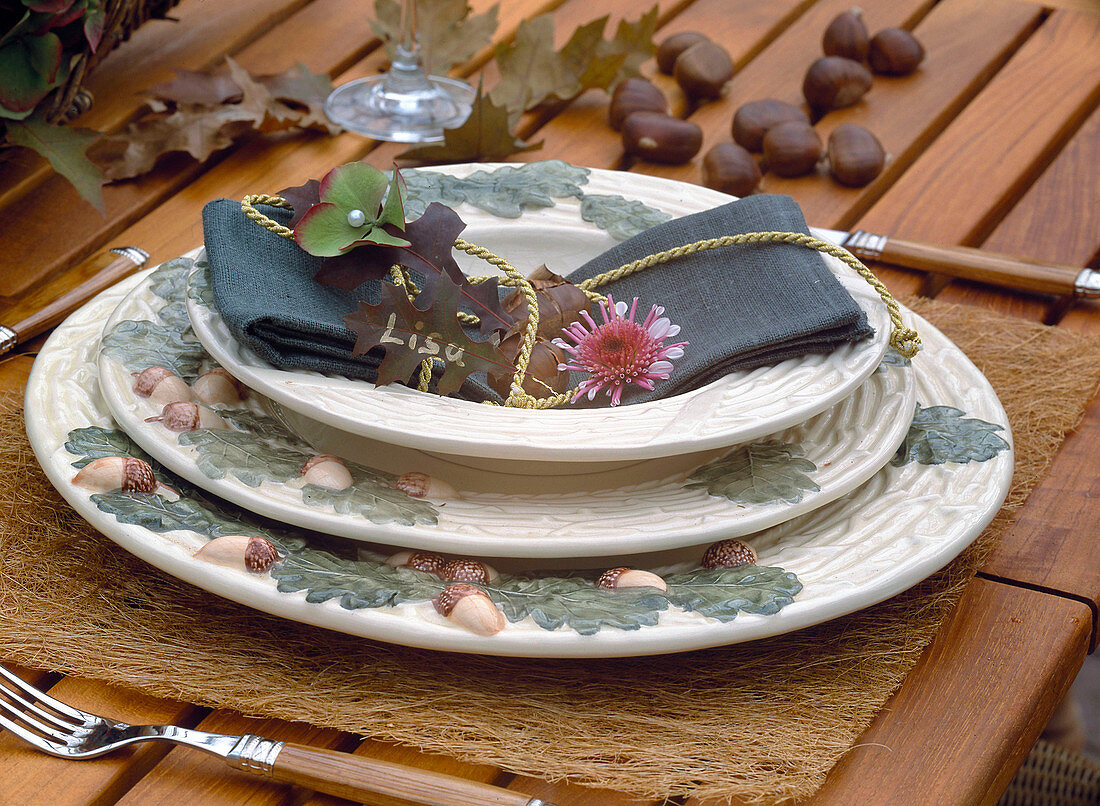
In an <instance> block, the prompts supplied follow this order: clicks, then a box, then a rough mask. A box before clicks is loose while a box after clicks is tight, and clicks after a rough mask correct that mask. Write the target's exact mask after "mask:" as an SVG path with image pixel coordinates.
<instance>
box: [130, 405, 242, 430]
mask: <svg viewBox="0 0 1100 806" xmlns="http://www.w3.org/2000/svg"><path fill="white" fill-rule="evenodd" d="M145 422H147V423H160V424H161V425H163V426H164V427H165V428H167V429H168V430H169V431H175V432H176V433H179V434H182V433H183V432H184V431H197V430H198V429H200V428H204V429H225V428H229V424H228V423H227V422H226V421H225V420H223V419H222V418H221V417H219V416H218V415H217V414H215V413H214V412H212V411H211V410H210V409H208V408H206V407H205V406H198V405H196V404H194V403H187V402H183V401H178V402H176V403H169V404H168V405H167V406H165V407H164V409H163V410H162V411H161V413H160V415H159V416H157V417H146V418H145Z"/></svg>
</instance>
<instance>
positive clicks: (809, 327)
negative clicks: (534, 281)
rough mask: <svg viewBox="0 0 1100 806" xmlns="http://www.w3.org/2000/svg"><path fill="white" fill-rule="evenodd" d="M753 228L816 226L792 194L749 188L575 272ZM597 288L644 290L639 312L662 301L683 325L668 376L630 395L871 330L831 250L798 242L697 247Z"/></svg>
mask: <svg viewBox="0 0 1100 806" xmlns="http://www.w3.org/2000/svg"><path fill="white" fill-rule="evenodd" d="M746 232H802V233H807V234H808V233H809V229H808V228H807V227H806V221H805V219H804V218H803V217H802V211H801V210H800V209H799V207H798V205H797V204H795V203H794V200H793V199H791V198H790V197H789V196H768V195H759V196H747V197H746V198H744V199H740V200H739V201H735V202H731V203H729V204H725V205H722V206H721V207H715V208H713V209H711V210H705V211H703V212H701V213H695V214H693V215H689V216H684V217H683V218H677V219H674V220H672V221H666V222H665V223H664V224H659V225H657V226H656V227H653V228H652V229H648V230H646V231H645V232H642V233H640V234H638V235H635V236H634V237H633V238H631V239H630V240H628V241H623V242H622V243H621V244H619V245H617V246H613V247H612V248H611V249H608V250H607V251H606V252H604V253H602V254H600V255H598V256H596V257H595V258H593V259H592V260H590V261H589V262H588V263H585V264H584V265H583V266H581V267H580V268H579V269H577V270H576V271H575V272H573V273H572V274H570V275H568V279H569V280H570V281H571V282H573V283H580V282H581V281H583V280H587V279H589V278H590V277H593V276H595V275H597V274H601V273H603V272H605V271H609V270H611V269H617V268H618V267H619V266H623V265H625V264H627V263H630V262H631V261H634V260H637V259H639V258H643V257H646V256H648V255H652V254H656V253H657V252H664V251H665V250H667V249H671V248H673V247H676V246H682V245H684V244H689V243H694V242H695V241H700V240H703V239H705V238H716V237H719V236H722V235H741V234H743V233H746ZM597 290H598V291H599V292H600V293H601V294H607V293H610V294H611V295H612V296H613V297H614V298H615V300H616V301H620V302H626V303H628V304H629V303H630V302H631V300H632V299H633V298H634V297H637V298H638V300H639V305H638V319H639V320H640V319H641V318H642V317H644V316H645V314H646V313H647V312H648V311H649V308H650V306H651V305H661V306H663V307H664V308H665V316H667V317H668V318H669V319H671V320H672V322H673V324H677V325H679V326H680V334H679V335H678V336H676V337H675V338H673V339H668V342H669V343H671V342H674V341H686V342H688V345H689V346H688V347H685V348H684V357H683V358H681V359H679V360H678V361H676V362H674V367H673V370H672V374H671V376H670V377H669V379H668V380H667V381H664V382H662V383H658V384H657V385H656V388H655V389H654V390H653V391H652V392H645V391H644V390H634V391H632V392H631V393H630V394H625V393H624V395H623V402H624V403H639V402H643V401H646V400H654V399H656V398H662V397H670V396H672V395H676V394H680V393H682V392H687V391H690V390H692V389H697V388H699V387H700V386H705V385H706V384H708V383H710V382H712V381H715V380H717V379H718V378H721V377H723V376H724V375H728V374H729V373H731V372H734V371H737V370H747V369H755V368H756V367H762V366H769V365H773V364H778V363H780V362H781V361H785V360H787V359H788V358H797V357H799V356H803V355H807V354H810V353H830V352H832V351H833V350H835V349H836V348H837V347H839V346H840V345H841V344H844V343H845V342H850V341H858V340H860V339H865V338H867V337H869V336H871V335H872V333H873V330H872V328H871V327H870V325H868V324H867V315H866V314H865V313H864V312H863V310H862V309H861V308H860V307H859V306H858V305H857V304H856V303H855V300H853V299H852V296H851V295H850V294H849V293H848V292H847V291H846V290H845V289H844V287H843V286H842V285H841V284H840V283H839V282H838V281H837V279H836V277H834V276H833V273H832V272H831V271H829V267H828V266H826V265H825V260H824V258H823V257H822V256H821V255H820V254H819V253H817V252H815V251H813V250H811V249H807V248H806V247H804V246H798V245H795V244H785V243H762V244H752V245H743V246H727V247H722V248H720V249H712V250H709V251H706V252H697V253H695V254H693V255H690V256H687V257H684V258H679V259H677V260H675V261H671V262H669V263H665V264H663V265H659V266H653V267H652V268H648V269H643V270H642V271H640V272H638V273H637V274H634V275H631V276H630V277H626V278H623V279H621V280H617V281H616V282H614V283H611V284H608V285H606V286H602V287H600V288H599V289H597ZM595 318H596V320H597V321H600V318H599V317H595ZM580 377H582V376H578V378H580ZM574 385H575V384H574ZM630 388H631V387H628V389H630ZM600 394H601V395H602V394H603V393H602V392H601V393H600ZM596 399H597V401H599V400H600V397H597V398H596Z"/></svg>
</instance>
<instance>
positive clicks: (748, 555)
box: [700, 539, 759, 568]
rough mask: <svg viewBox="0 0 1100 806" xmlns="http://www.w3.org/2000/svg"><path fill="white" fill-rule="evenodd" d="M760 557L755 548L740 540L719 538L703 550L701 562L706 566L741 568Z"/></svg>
mask: <svg viewBox="0 0 1100 806" xmlns="http://www.w3.org/2000/svg"><path fill="white" fill-rule="evenodd" d="M758 559H759V557H757V554H756V552H755V551H754V550H753V548H752V547H751V546H748V545H746V544H744V543H742V542H741V541H740V540H732V539H731V540H719V541H718V542H717V543H712V544H711V545H710V547H709V548H708V549H707V550H706V551H705V552H703V559H702V561H701V562H700V564H701V565H702V566H703V567H704V568H739V567H740V566H742V565H752V564H754V563H755V562H756V561H757V560H758Z"/></svg>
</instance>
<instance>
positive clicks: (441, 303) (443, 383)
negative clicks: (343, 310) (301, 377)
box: [344, 275, 515, 395]
mask: <svg viewBox="0 0 1100 806" xmlns="http://www.w3.org/2000/svg"><path fill="white" fill-rule="evenodd" d="M425 298H430V300H431V302H430V303H429V304H428V306H427V307H426V308H419V307H417V306H415V305H413V303H412V302H411V301H410V300H409V297H408V294H407V293H406V292H405V290H404V289H403V288H399V287H397V286H395V285H393V284H392V283H382V301H381V302H380V303H379V304H378V305H368V304H367V303H365V302H360V303H359V310H358V311H356V312H355V313H350V314H348V315H347V316H345V317H344V324H345V325H346V326H347V328H348V330H350V331H352V332H353V333H355V334H356V336H357V338H356V340H355V347H354V348H353V349H352V355H363V354H364V353H366V352H368V351H369V350H371V349H373V348H375V347H382V348H384V349H385V351H386V355H385V357H384V358H383V359H382V363H381V364H380V365H379V367H378V380H377V381H376V383H377V384H378V385H379V386H384V385H386V384H389V383H393V382H394V381H398V382H406V381H408V380H409V378H410V377H411V376H412V374H413V373H414V372H416V371H417V369H418V368H419V366H420V363H421V362H422V361H423V360H424V359H425V358H435V359H439V360H440V361H442V362H443V373H442V374H441V375H440V376H439V378H438V380H437V388H438V390H439V394H441V395H448V394H451V393H452V392H456V391H458V389H459V388H460V387H461V386H462V384H463V382H465V380H466V378H467V377H469V375H470V373H471V372H479V371H481V372H488V371H490V370H498V371H500V370H503V371H507V370H508V369H509V368H510V369H511V371H512V372H515V367H513V366H512V364H511V362H509V361H507V360H506V359H505V358H504V356H503V355H502V354H501V353H500V350H499V349H498V347H497V345H496V343H495V341H485V342H477V341H474V340H473V339H471V338H470V337H469V336H468V335H466V332H465V331H464V330H463V329H462V325H461V324H460V323H459V321H458V304H459V299H460V295H459V286H458V285H456V284H455V283H454V282H453V281H452V280H451V278H450V277H448V276H446V275H440V276H439V277H438V278H436V282H435V283H434V284H433V286H432V292H431V293H430V295H429V293H427V292H422V293H421V294H420V296H419V297H417V301H421V300H424V299H425Z"/></svg>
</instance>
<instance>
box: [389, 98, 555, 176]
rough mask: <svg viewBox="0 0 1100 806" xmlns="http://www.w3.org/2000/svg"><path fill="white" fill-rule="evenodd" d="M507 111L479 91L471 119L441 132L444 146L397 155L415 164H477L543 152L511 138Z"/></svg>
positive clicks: (431, 145)
mask: <svg viewBox="0 0 1100 806" xmlns="http://www.w3.org/2000/svg"><path fill="white" fill-rule="evenodd" d="M510 126H511V123H510V122H509V118H508V109H507V108H506V107H503V106H499V105H497V104H495V103H493V101H492V100H490V98H489V96H487V95H484V94H482V92H481V87H478V90H477V97H476V98H474V103H473V106H472V107H471V109H470V116H469V117H468V118H466V122H465V123H463V124H462V125H461V126H458V127H457V128H454V129H444V130H443V142H442V143H431V144H429V145H424V146H416V147H414V148H410V149H409V150H407V151H403V152H402V153H401V154H399V155H398V159H403V160H416V161H418V162H478V161H480V160H488V161H492V160H502V159H504V158H505V157H508V156H510V155H512V154H516V153H518V152H520V151H533V150H535V149H538V148H542V143H541V142H540V143H534V144H531V143H526V142H524V141H523V140H521V139H520V138H518V137H516V136H515V135H514V134H512V131H511V128H510Z"/></svg>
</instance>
